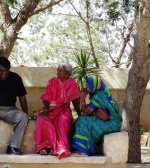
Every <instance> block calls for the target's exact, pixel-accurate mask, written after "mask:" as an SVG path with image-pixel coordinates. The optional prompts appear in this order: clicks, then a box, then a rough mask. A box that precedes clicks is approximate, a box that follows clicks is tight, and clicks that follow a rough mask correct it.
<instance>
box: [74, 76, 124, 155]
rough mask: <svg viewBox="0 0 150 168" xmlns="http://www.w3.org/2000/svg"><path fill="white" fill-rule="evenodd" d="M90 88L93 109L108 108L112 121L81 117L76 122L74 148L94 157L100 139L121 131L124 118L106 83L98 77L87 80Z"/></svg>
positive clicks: (90, 104) (90, 105)
mask: <svg viewBox="0 0 150 168" xmlns="http://www.w3.org/2000/svg"><path fill="white" fill-rule="evenodd" d="M87 83H88V86H89V87H90V90H91V93H90V97H89V98H90V103H89V104H88V105H87V106H89V107H91V108H93V109H96V108H107V109H108V110H109V114H110V119H109V120H107V121H103V120H101V119H99V118H97V117H96V116H80V117H78V119H77V121H76V129H75V134H74V137H73V141H72V146H73V147H74V148H76V149H78V150H80V151H81V152H84V153H85V154H87V155H89V156H90V155H93V154H94V152H95V148H96V146H97V143H98V142H99V141H100V138H101V137H102V136H103V135H105V134H108V133H113V132H118V131H120V129H121V123H122V118H121V115H120V109H119V105H118V102H117V101H116V100H115V99H114V98H113V97H112V95H111V93H110V91H109V89H108V88H107V87H106V85H105V83H104V82H103V81H102V80H101V79H100V78H99V77H97V76H89V77H88V78H87Z"/></svg>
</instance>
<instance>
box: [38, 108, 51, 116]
mask: <svg viewBox="0 0 150 168" xmlns="http://www.w3.org/2000/svg"><path fill="white" fill-rule="evenodd" d="M40 116H41V117H47V116H49V111H48V109H43V110H42V111H40Z"/></svg>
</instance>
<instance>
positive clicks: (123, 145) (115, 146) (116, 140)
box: [103, 132, 129, 163]
mask: <svg viewBox="0 0 150 168" xmlns="http://www.w3.org/2000/svg"><path fill="white" fill-rule="evenodd" d="M128 146H129V139H128V133H127V132H116V133H111V134H107V135H105V136H104V144H103V150H104V155H106V156H107V157H110V158H111V159H112V163H126V162H127V157H128Z"/></svg>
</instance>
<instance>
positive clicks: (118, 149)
mask: <svg viewBox="0 0 150 168" xmlns="http://www.w3.org/2000/svg"><path fill="white" fill-rule="evenodd" d="M12 131H13V126H12V125H10V124H7V123H5V122H3V121H0V135H1V136H0V153H1V154H2V153H3V154H4V153H5V151H6V148H7V145H8V141H9V138H10V136H11V134H12ZM34 132H35V121H32V120H30V121H29V124H28V127H27V130H26V133H25V136H24V139H23V142H22V146H21V150H22V152H23V153H24V154H34V153H35V141H34ZM103 146H104V148H103V150H104V154H105V156H106V158H107V157H108V158H110V161H111V162H112V163H126V162H127V153H128V134H127V133H126V132H117V133H112V134H108V135H105V136H104V143H103ZM35 156H36V157H37V156H38V157H39V159H40V157H41V156H39V155H32V157H35ZM2 157H6V155H5V156H3V155H2ZM19 157H21V158H24V159H25V158H26V155H23V156H19ZM51 157H52V156H51ZM17 158H18V157H15V156H11V157H10V156H9V159H11V160H13V159H17ZM42 158H43V157H42ZM52 158H56V157H52ZM69 158H70V161H71V160H73V158H72V157H69ZM75 158H77V157H75ZM80 158H81V160H82V159H83V158H82V157H80ZM87 158H88V159H89V157H87ZM90 158H92V163H94V159H96V158H97V156H95V157H90ZM98 158H99V161H98V162H104V160H103V159H104V158H103V157H98ZM106 158H105V159H106ZM29 159H30V158H29ZM32 159H33V158H32ZM32 159H31V162H32ZM85 159H86V158H85V157H84V159H83V160H84V163H85V162H88V159H87V161H86V160H85ZM2 160H3V159H2ZM78 160H80V159H78ZM3 161H4V160H3ZM37 161H38V160H37ZM95 161H96V162H97V159H96V160H95ZM29 162H30V161H29ZM33 162H34V159H33ZM74 162H75V161H74ZM90 162H91V161H90Z"/></svg>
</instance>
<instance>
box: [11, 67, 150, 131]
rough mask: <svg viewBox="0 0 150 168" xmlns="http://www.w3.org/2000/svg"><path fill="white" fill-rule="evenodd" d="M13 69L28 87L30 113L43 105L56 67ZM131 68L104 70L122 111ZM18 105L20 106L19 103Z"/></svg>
mask: <svg viewBox="0 0 150 168" xmlns="http://www.w3.org/2000/svg"><path fill="white" fill-rule="evenodd" d="M11 70H12V71H14V72H17V73H18V74H19V75H20V76H21V77H22V79H23V82H24V84H25V87H26V89H27V92H28V94H27V101H28V107H29V113H30V114H31V113H32V112H33V111H36V110H38V109H40V108H41V107H42V101H41V99H40V96H41V95H42V94H43V92H44V91H45V89H46V85H47V81H48V80H49V79H50V78H52V77H54V76H56V67H50V68H49V67H13V68H11ZM128 71H129V69H125V68H120V69H106V70H104V71H103V74H102V75H101V76H102V79H103V80H104V81H105V83H106V85H107V86H108V88H109V89H110V91H111V93H112V95H113V97H114V98H116V100H117V101H118V103H119V105H120V108H121V112H122V107H123V101H124V98H125V90H126V85H127V80H128ZM17 106H18V107H19V108H20V105H19V103H18V102H17ZM149 121H150V82H149V83H148V85H147V89H146V92H145V96H144V99H143V103H142V108H141V114H140V123H141V125H142V126H143V127H144V129H145V131H149V129H150V122H149Z"/></svg>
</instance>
